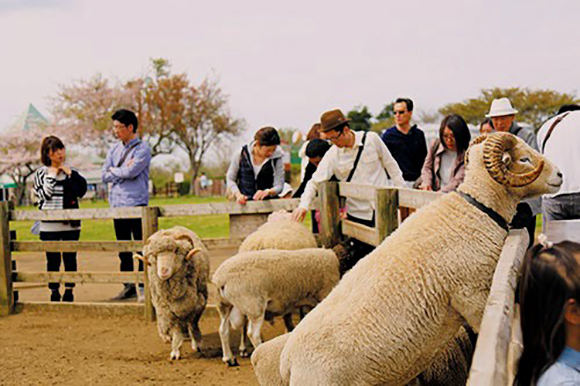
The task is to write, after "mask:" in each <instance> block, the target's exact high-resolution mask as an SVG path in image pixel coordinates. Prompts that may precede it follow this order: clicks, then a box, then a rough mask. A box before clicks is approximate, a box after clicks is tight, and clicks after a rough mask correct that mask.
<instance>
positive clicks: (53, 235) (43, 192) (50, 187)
mask: <svg viewBox="0 0 580 386" xmlns="http://www.w3.org/2000/svg"><path fill="white" fill-rule="evenodd" d="M40 160H41V162H42V163H43V164H44V166H42V167H41V168H39V169H38V170H37V171H36V172H35V174H34V192H35V193H36V196H37V197H38V200H39V205H38V207H39V209H40V210H59V209H78V207H79V199H80V198H81V197H82V196H84V195H85V193H86V191H87V182H86V180H85V179H84V178H83V177H82V176H81V175H80V174H79V173H78V172H77V171H75V170H72V169H71V168H69V167H67V166H65V165H64V161H65V148H64V144H63V143H62V141H61V140H60V139H58V138H57V137H55V136H48V137H46V138H44V139H43V141H42V145H41V149H40ZM80 234H81V224H80V221H78V220H71V221H41V222H40V239H41V240H43V241H60V240H66V241H76V240H78V239H79V237H80ZM61 257H62V261H63V262H64V269H65V271H76V270H77V254H76V252H62V254H61V253H60V252H46V261H47V271H49V272H52V271H55V272H58V271H59V270H60V262H61ZM74 286H75V285H74V283H65V287H66V290H65V292H64V295H63V296H62V300H63V301H65V302H72V301H73V300H74V296H73V291H72V289H73V287H74ZM48 288H50V290H51V296H50V300H51V301H53V302H58V301H60V300H61V296H60V292H59V283H49V285H48Z"/></svg>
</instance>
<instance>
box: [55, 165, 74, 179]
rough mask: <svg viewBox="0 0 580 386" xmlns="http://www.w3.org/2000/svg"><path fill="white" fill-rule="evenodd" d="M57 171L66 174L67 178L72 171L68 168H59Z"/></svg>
mask: <svg viewBox="0 0 580 386" xmlns="http://www.w3.org/2000/svg"><path fill="white" fill-rule="evenodd" d="M58 169H59V170H62V171H63V172H64V174H66V175H67V176H70V175H71V173H72V171H71V170H70V168H69V167H68V166H64V165H63V166H61V167H59V168H58Z"/></svg>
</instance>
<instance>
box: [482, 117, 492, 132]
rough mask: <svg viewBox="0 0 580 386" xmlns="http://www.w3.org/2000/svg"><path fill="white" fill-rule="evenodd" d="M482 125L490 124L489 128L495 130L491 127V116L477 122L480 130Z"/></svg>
mask: <svg viewBox="0 0 580 386" xmlns="http://www.w3.org/2000/svg"><path fill="white" fill-rule="evenodd" d="M483 125H490V126H491V128H492V129H494V130H495V127H493V121H492V120H491V118H485V119H484V120H483V121H481V123H480V124H479V129H480V130H481V128H482V127H483Z"/></svg>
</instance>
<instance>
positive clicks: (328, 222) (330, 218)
mask: <svg viewBox="0 0 580 386" xmlns="http://www.w3.org/2000/svg"><path fill="white" fill-rule="evenodd" d="M318 196H319V197H320V227H321V229H320V236H321V238H322V244H323V245H324V246H325V247H326V248H332V247H334V246H335V245H336V244H338V242H339V241H340V213H339V210H340V206H339V197H338V183H337V182H323V183H322V184H320V189H319V191H318Z"/></svg>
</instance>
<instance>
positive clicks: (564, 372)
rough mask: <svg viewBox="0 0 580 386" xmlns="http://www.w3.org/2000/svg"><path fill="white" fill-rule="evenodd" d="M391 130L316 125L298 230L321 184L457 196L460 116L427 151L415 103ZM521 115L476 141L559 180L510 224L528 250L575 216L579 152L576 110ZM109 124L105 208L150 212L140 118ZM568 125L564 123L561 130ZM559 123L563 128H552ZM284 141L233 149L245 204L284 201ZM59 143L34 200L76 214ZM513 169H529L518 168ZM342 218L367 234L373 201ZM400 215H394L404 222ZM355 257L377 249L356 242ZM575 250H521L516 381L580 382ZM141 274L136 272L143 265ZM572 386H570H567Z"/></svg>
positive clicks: (484, 126) (123, 232)
mask: <svg viewBox="0 0 580 386" xmlns="http://www.w3.org/2000/svg"><path fill="white" fill-rule="evenodd" d="M393 110H394V121H395V125H394V126H393V127H391V128H389V129H387V130H385V131H384V132H383V133H382V134H381V135H379V134H377V133H375V132H372V131H368V132H363V131H354V130H352V129H351V127H350V123H349V122H350V119H349V118H347V117H346V116H345V115H344V114H343V113H342V112H341V111H340V110H330V111H327V112H325V113H323V114H322V115H321V117H320V120H319V122H317V123H315V124H314V125H313V126H312V128H311V130H310V132H309V133H308V136H307V141H306V143H305V144H304V146H303V148H302V149H301V155H302V156H303V159H304V161H303V164H302V166H303V168H302V169H303V170H302V174H301V183H300V186H299V188H298V189H297V190H296V191H295V192H294V194H293V197H295V198H300V204H299V206H298V207H297V208H296V209H295V210H294V212H293V213H292V218H293V220H295V221H298V222H302V221H303V220H304V218H305V216H306V214H307V213H308V210H309V208H310V206H311V203H312V201H313V199H314V198H315V197H316V195H317V192H318V190H319V188H320V184H321V183H323V182H325V181H346V182H353V183H359V184H363V185H374V186H380V187H388V186H394V187H401V188H416V189H422V190H428V191H440V192H443V193H448V192H452V191H455V190H456V189H457V187H458V186H459V185H460V184H461V182H462V181H463V178H464V175H465V162H464V158H465V152H466V150H467V148H468V146H469V143H470V140H471V135H470V131H469V128H468V125H467V123H466V121H465V119H464V118H463V117H461V116H460V115H457V114H452V115H448V116H446V117H444V118H443V120H442V121H441V124H440V128H439V135H438V137H437V138H435V139H434V140H433V141H432V142H431V143H430V144H427V141H426V139H425V134H424V133H423V131H422V130H421V129H420V128H419V127H417V125H412V124H411V122H412V115H413V102H412V101H411V100H410V99H408V98H399V99H397V100H396V101H395V103H394V105H393ZM517 113H518V111H517V110H516V109H514V108H513V106H512V104H511V103H510V101H509V99H507V98H499V99H495V100H494V101H493V102H492V104H491V106H490V110H489V113H488V114H487V115H486V116H485V117H482V122H481V125H480V129H479V131H480V133H481V134H482V135H485V134H489V133H493V132H494V131H498V132H508V133H511V134H513V135H515V136H517V137H519V138H521V139H522V140H523V141H525V142H526V143H527V144H528V145H530V146H531V147H532V148H534V149H536V150H539V151H541V152H542V153H544V154H546V155H547V156H548V157H549V158H550V159H551V160H553V161H554V162H555V163H556V164H557V165H558V167H559V168H560V169H561V171H562V172H563V174H564V184H563V186H562V189H561V190H560V192H559V193H557V194H556V195H552V196H547V197H544V200H543V209H542V202H541V198H534V199H529V200H525V201H523V202H521V203H520V204H519V205H518V210H517V213H516V215H515V217H514V219H513V220H512V224H511V226H512V227H520V228H525V229H527V231H528V232H529V235H530V247H531V246H532V244H533V243H534V240H535V234H534V232H535V227H536V216H537V215H538V214H541V213H543V215H544V220H548V221H549V220H563V219H578V218H580V172H579V171H578V169H577V167H576V165H578V162H576V161H580V160H578V159H577V158H578V157H579V156H578V152H576V148H575V145H576V144H577V143H578V140H579V139H580V138H579V135H580V134H579V132H580V131H579V130H578V129H579V128H580V106H576V105H566V106H563V107H562V108H561V109H560V111H558V112H557V113H556V114H555V116H554V117H552V118H551V119H549V120H548V121H546V122H545V123H544V124H543V125H542V127H541V128H539V130H538V136H537V137H536V134H535V132H534V130H532V129H530V128H529V127H522V126H520V125H519V124H518V123H517V121H516V119H515V118H516V114H517ZM111 118H112V126H113V129H114V133H115V136H116V138H117V139H118V142H117V143H116V144H115V145H114V146H113V147H112V148H111V149H110V150H109V152H108V154H107V157H106V160H105V163H104V165H103V168H102V180H103V182H104V183H110V184H111V189H110V192H109V203H110V206H111V207H113V208H118V207H139V206H147V205H148V201H149V194H148V181H149V165H150V161H151V151H150V148H149V146H148V145H147V143H146V142H145V141H143V140H142V139H140V138H139V136H138V134H137V130H138V120H137V117H136V115H135V114H134V113H133V112H131V111H129V110H124V109H122V110H118V111H116V112H115V113H114V114H113V115H112V117H111ZM563 121H564V122H567V123H568V124H567V125H563V124H562V123H561V122H563ZM558 127H561V129H560V130H558ZM279 145H280V136H279V134H278V132H277V130H276V129H275V128H273V127H263V128H261V129H260V130H258V131H257V132H256V133H255V136H254V139H253V140H252V141H251V142H250V143H248V144H245V145H243V146H242V147H241V148H240V149H239V151H236V152H234V154H233V157H232V159H231V163H230V166H229V169H228V171H227V174H226V181H227V186H228V190H229V193H230V195H231V197H232V198H233V199H234V200H235V201H237V202H238V203H239V204H242V205H243V204H246V203H247V202H248V201H250V200H258V201H259V200H269V199H275V198H280V197H289V196H290V193H289V192H290V190H289V188H288V184H287V183H285V181H284V164H283V152H282V150H281V148H280V146H279ZM65 154H66V153H65V146H64V144H63V142H62V141H61V140H60V139H59V138H57V137H54V136H49V137H46V138H44V139H43V141H42V145H41V161H42V164H43V165H44V166H42V167H41V168H39V169H38V170H37V171H36V173H35V175H34V192H35V193H36V195H37V197H38V199H39V208H40V209H41V210H56V209H74V208H78V207H79V200H80V199H81V198H82V197H83V195H84V194H85V192H86V189H87V185H86V181H85V179H84V178H83V177H82V176H81V175H80V174H79V173H78V172H77V171H75V170H73V169H71V168H70V167H68V166H66V165H65ZM517 162H522V163H525V162H526V160H525V159H522V160H518V161H517ZM311 215H312V225H313V231H314V232H317V231H318V229H319V222H318V221H317V219H318V218H319V217H318V216H317V214H316V212H315V211H313V212H312V214H311ZM341 215H342V216H343V217H344V218H347V219H349V220H351V221H353V222H356V223H359V224H363V225H366V226H370V227H373V226H374V225H375V219H376V213H375V208H374V203H373V202H369V201H365V200H361V199H356V198H348V199H347V200H346V204H345V206H344V208H342V211H341ZM406 215H408V213H407V214H404V213H402V212H401V218H403V219H404V218H405V216H406ZM38 225H39V227H38V229H37V230H38V231H39V235H40V239H41V240H47V241H48V240H78V239H79V237H80V232H81V227H80V221H41V222H40V223H39V224H38ZM114 229H115V234H116V237H117V240H131V239H133V240H142V237H143V235H142V229H141V221H140V219H115V220H114ZM352 243H353V244H356V245H354V249H355V250H356V251H357V254H358V255H357V256H356V259H355V260H354V261H353V262H352V264H355V263H356V261H357V260H358V259H360V258H362V257H364V256H365V255H366V254H368V253H369V252H370V251H372V250H373V247H372V246H370V245H366V244H364V243H362V242H360V241H357V240H353V241H352ZM46 258H47V270H48V271H58V270H59V269H60V265H61V261H62V262H63V263H64V269H65V271H76V269H77V261H76V253H73V252H64V253H60V252H47V253H46ZM579 258H580V244H576V243H573V242H568V241H566V242H562V243H558V244H552V243H550V242H549V241H546V240H542V243H541V244H538V245H536V246H534V247H532V248H530V249H529V250H528V253H527V255H526V258H525V262H524V266H523V276H522V280H521V285H520V302H521V312H522V329H523V338H524V353H523V356H522V359H521V361H520V366H519V371H518V378H517V380H516V382H519V383H518V384H521V385H528V384H535V383H537V384H538V385H548V384H555V383H554V382H555V380H562V379H568V380H574V381H575V382H577V383H574V384H580V375H579V374H580V372H579V371H580V351H579V350H580V306H579V303H578V302H579V301H580V295H579V292H578V291H579V289H580V265H579ZM119 259H120V270H121V271H123V272H127V271H133V270H134V265H133V264H134V263H133V257H132V254H131V253H130V252H121V253H119ZM139 270H141V271H142V270H143V266H142V262H140V263H139ZM73 287H74V283H65V288H66V289H65V292H64V294H63V295H62V296H61V294H60V291H59V284H58V283H50V284H49V288H50V291H51V296H50V299H51V301H61V300H62V301H68V302H70V301H73V300H74V295H73ZM142 296H143V289H142V288H136V287H135V285H134V284H132V283H126V284H125V285H124V288H123V290H122V291H121V292H120V293H119V294H118V295H117V296H116V297H115V298H113V300H124V299H131V298H136V297H137V298H140V300H141V298H142ZM571 384H572V383H571Z"/></svg>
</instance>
